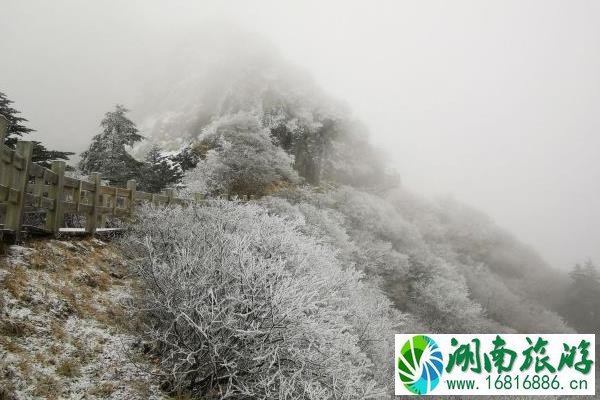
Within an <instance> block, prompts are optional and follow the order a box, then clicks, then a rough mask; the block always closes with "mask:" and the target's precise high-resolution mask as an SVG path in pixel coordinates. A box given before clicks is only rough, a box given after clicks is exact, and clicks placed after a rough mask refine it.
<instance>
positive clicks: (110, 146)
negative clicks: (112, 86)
mask: <svg viewBox="0 0 600 400" xmlns="http://www.w3.org/2000/svg"><path fill="white" fill-rule="evenodd" d="M128 111H129V110H127V109H126V108H125V107H123V106H122V105H117V106H116V107H115V110H114V111H109V112H107V113H106V114H105V116H104V118H103V119H102V121H101V122H100V127H101V128H102V132H101V133H99V134H98V135H96V136H94V138H93V139H92V143H91V145H90V147H89V149H88V150H86V151H84V152H83V153H81V161H80V163H79V167H80V168H81V170H82V171H84V172H88V173H89V172H100V173H101V174H102V177H103V178H104V179H107V180H108V181H109V182H110V183H111V185H121V186H122V185H124V184H125V183H126V182H127V180H129V179H132V178H136V177H138V176H139V174H140V170H141V166H142V163H140V162H139V161H137V160H135V159H134V158H133V157H132V156H131V155H130V154H129V153H128V152H127V149H126V148H127V147H131V146H133V145H134V144H135V143H137V142H139V141H141V140H142V139H143V136H141V135H140V134H139V133H138V129H137V127H136V125H135V123H134V122H133V121H131V120H130V119H129V118H127V116H126V113H127V112H128Z"/></svg>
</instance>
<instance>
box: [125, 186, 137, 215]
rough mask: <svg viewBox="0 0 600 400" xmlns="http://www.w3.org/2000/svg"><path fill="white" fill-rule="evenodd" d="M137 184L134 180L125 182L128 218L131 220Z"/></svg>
mask: <svg viewBox="0 0 600 400" xmlns="http://www.w3.org/2000/svg"><path fill="white" fill-rule="evenodd" d="M136 187H137V184H136V182H135V179H131V180H128V181H127V189H129V204H128V208H129V216H130V217H131V218H133V216H134V213H135V190H136Z"/></svg>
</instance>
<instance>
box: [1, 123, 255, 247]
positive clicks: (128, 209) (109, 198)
mask: <svg viewBox="0 0 600 400" xmlns="http://www.w3.org/2000/svg"><path fill="white" fill-rule="evenodd" d="M7 128H8V123H7V120H6V119H5V118H4V116H2V115H0V222H1V225H0V235H1V237H2V241H16V240H19V237H20V235H21V233H22V231H23V217H24V215H25V214H28V213H36V214H38V215H41V221H42V225H41V226H39V227H35V229H36V230H37V231H38V232H42V233H48V234H56V233H59V232H60V231H61V229H63V228H64V218H65V215H67V214H75V215H81V216H85V221H86V223H85V228H82V229H81V231H82V232H86V233H89V234H94V233H96V232H97V231H98V230H100V229H102V228H105V226H106V220H107V216H115V217H120V218H124V219H129V218H131V217H132V216H134V214H135V208H136V206H137V205H139V204H141V203H143V202H151V203H153V204H155V205H170V204H179V205H189V204H191V203H192V202H202V201H205V199H204V196H203V195H202V194H200V193H195V194H194V198H193V199H183V198H178V197H175V196H174V192H173V190H171V189H169V190H166V191H165V192H163V193H146V192H142V191H138V190H136V182H135V181H134V180H130V181H128V182H127V187H126V188H119V187H113V186H103V185H102V184H101V176H100V174H99V173H92V174H90V181H86V180H81V179H74V178H71V177H68V176H65V163H64V161H54V162H52V168H51V169H47V168H44V167H42V166H40V165H38V164H36V163H33V162H31V154H32V147H33V146H32V142H26V141H19V142H17V146H16V149H15V150H13V149H11V148H9V147H8V146H6V145H5V144H4V139H5V136H6V131H7ZM227 198H229V197H228V196H227ZM243 199H244V200H247V199H248V197H247V196H243ZM63 230H64V229H63Z"/></svg>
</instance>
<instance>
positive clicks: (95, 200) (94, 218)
mask: <svg viewBox="0 0 600 400" xmlns="http://www.w3.org/2000/svg"><path fill="white" fill-rule="evenodd" d="M90 178H91V180H92V183H93V184H94V186H95V189H94V196H93V197H92V211H91V212H90V213H89V215H88V216H87V218H86V226H85V231H86V232H87V233H91V234H92V235H93V234H94V233H96V226H97V224H98V207H99V206H100V185H101V178H100V174H99V173H98V172H92V173H91V174H90Z"/></svg>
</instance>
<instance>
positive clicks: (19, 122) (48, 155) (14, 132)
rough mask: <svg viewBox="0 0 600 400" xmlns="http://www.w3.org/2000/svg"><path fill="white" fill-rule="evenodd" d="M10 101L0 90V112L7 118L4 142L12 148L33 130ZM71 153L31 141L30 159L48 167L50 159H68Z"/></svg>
mask: <svg viewBox="0 0 600 400" xmlns="http://www.w3.org/2000/svg"><path fill="white" fill-rule="evenodd" d="M12 103H13V101H12V100H10V99H8V97H7V96H6V94H4V93H3V92H1V91H0V114H1V115H4V116H5V117H6V119H7V120H8V132H7V135H6V140H5V142H4V143H5V144H6V145H7V146H10V147H12V148H14V147H15V144H16V143H17V140H23V139H22V136H23V135H27V134H28V133H31V132H34V130H33V129H31V128H28V127H27V126H26V125H25V122H27V119H25V118H23V117H21V116H20V115H19V114H21V112H20V111H18V110H16V109H14V108H13V107H12ZM73 154H75V153H71V152H69V151H59V150H48V149H47V148H46V146H44V145H43V144H42V143H41V142H38V141H35V140H34V141H33V152H32V161H33V162H36V163H39V164H40V165H42V166H44V167H46V168H48V167H50V161H52V160H68V159H69V156H71V155H73Z"/></svg>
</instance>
